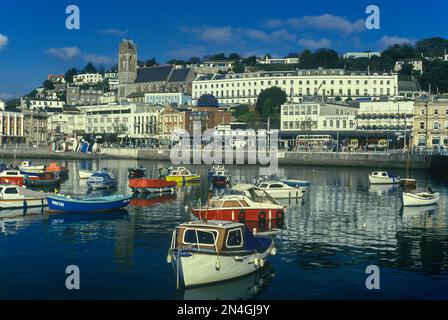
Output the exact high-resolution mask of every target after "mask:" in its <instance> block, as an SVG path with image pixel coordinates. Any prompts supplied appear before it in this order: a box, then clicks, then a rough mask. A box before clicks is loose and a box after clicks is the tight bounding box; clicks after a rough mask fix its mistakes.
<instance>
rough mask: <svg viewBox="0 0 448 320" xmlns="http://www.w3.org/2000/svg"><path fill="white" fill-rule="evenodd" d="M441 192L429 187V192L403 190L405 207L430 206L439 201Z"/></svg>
mask: <svg viewBox="0 0 448 320" xmlns="http://www.w3.org/2000/svg"><path fill="white" fill-rule="evenodd" d="M439 199H440V193H438V192H433V191H432V190H431V188H428V191H427V192H420V193H409V192H403V196H402V200H403V205H404V206H405V207H414V206H429V205H433V204H436V203H437V202H439Z"/></svg>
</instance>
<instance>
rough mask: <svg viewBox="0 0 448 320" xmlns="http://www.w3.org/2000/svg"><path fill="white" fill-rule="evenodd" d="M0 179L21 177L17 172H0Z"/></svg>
mask: <svg viewBox="0 0 448 320" xmlns="http://www.w3.org/2000/svg"><path fill="white" fill-rule="evenodd" d="M0 177H23V175H22V174H21V173H20V171H19V170H5V171H2V172H0Z"/></svg>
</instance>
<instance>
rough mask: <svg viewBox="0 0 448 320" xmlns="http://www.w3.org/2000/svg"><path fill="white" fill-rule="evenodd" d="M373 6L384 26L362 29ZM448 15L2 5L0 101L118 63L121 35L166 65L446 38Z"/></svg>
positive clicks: (102, 0) (392, 5) (135, 4)
mask: <svg viewBox="0 0 448 320" xmlns="http://www.w3.org/2000/svg"><path fill="white" fill-rule="evenodd" d="M70 4H75V5H77V6H78V7H79V8H80V18H81V20H80V22H81V28H80V30H68V29H66V27H65V20H66V17H67V16H68V15H67V14H66V13H65V9H66V7H67V6H68V5H70ZM370 4H375V5H377V6H378V7H379V8H380V30H367V29H366V28H365V27H364V20H365V19H366V17H367V14H366V13H365V9H366V7H367V6H368V5H370ZM446 12H448V2H447V1H445V0H438V1H436V0H427V1H424V2H414V1H391V0H389V1H385V0H377V1H373V0H369V1H364V0H358V1H354V0H351V1H349V0H339V1H336V0H314V1H298V0H295V1H282V0H279V1H272V0H271V1H262V0H258V1H243V0H239V1H233V0H228V1H219V2H216V1H202V0H201V1H193V0H190V1H175V0H171V1H142V0H126V1H115V0H97V1H93V0H90V1H85V0H71V1H61V0H58V1H55V0H34V1H18V0H2V1H1V2H0V99H7V98H11V97H14V96H17V95H22V94H25V93H28V92H29V91H31V90H32V89H33V88H34V87H36V86H38V85H40V84H41V83H42V81H43V80H44V79H45V78H46V77H47V75H48V74H53V73H63V72H65V71H66V70H67V69H68V68H69V67H77V68H81V67H83V66H84V65H85V64H86V63H87V61H92V62H94V63H95V64H97V65H100V64H104V65H106V66H109V65H112V64H114V63H115V60H116V55H117V50H118V44H119V42H120V40H121V39H122V38H123V32H125V31H128V36H129V38H131V39H133V40H135V42H136V43H137V45H138V55H139V59H141V60H145V59H150V58H152V57H156V58H157V60H158V61H159V62H162V63H164V62H166V61H167V60H169V59H172V58H189V57H191V56H199V57H202V56H203V55H206V54H211V53H217V52H225V53H231V52H238V53H241V54H243V55H252V54H257V55H263V54H266V53H270V54H271V55H274V56H284V55H286V54H288V53H289V52H300V51H302V50H303V49H305V48H309V49H312V50H314V49H317V48H320V47H328V48H333V49H335V50H337V51H338V52H339V53H343V52H345V51H355V50H382V49H384V48H385V47H387V46H388V45H390V44H392V43H394V42H408V41H411V42H412V41H415V40H418V39H422V38H426V37H432V36H440V37H444V38H448V25H447V24H446V23H443V22H444V21H446Z"/></svg>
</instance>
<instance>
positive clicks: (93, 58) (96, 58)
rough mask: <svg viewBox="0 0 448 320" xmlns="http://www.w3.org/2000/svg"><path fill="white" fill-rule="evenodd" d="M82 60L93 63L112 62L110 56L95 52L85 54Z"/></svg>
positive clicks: (103, 63)
mask: <svg viewBox="0 0 448 320" xmlns="http://www.w3.org/2000/svg"><path fill="white" fill-rule="evenodd" d="M84 60H85V61H87V62H92V63H93V64H96V65H106V64H112V63H113V61H114V60H113V59H112V58H111V57H108V56H102V55H98V54H95V53H90V54H85V55H84Z"/></svg>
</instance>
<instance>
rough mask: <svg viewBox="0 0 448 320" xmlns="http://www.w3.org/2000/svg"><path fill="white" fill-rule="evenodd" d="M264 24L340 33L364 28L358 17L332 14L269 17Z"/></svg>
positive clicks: (358, 30) (270, 26) (349, 32)
mask: <svg viewBox="0 0 448 320" xmlns="http://www.w3.org/2000/svg"><path fill="white" fill-rule="evenodd" d="M264 26H265V27H268V28H272V27H280V26H289V27H294V28H297V29H304V28H308V29H314V30H325V31H333V32H336V33H342V34H352V33H357V32H362V31H364V30H365V21H364V20H363V19H358V20H356V21H354V22H351V21H350V20H348V19H346V18H344V17H339V16H335V15H332V14H323V15H320V16H303V17H301V18H291V19H286V20H280V19H271V20H266V21H264Z"/></svg>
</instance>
